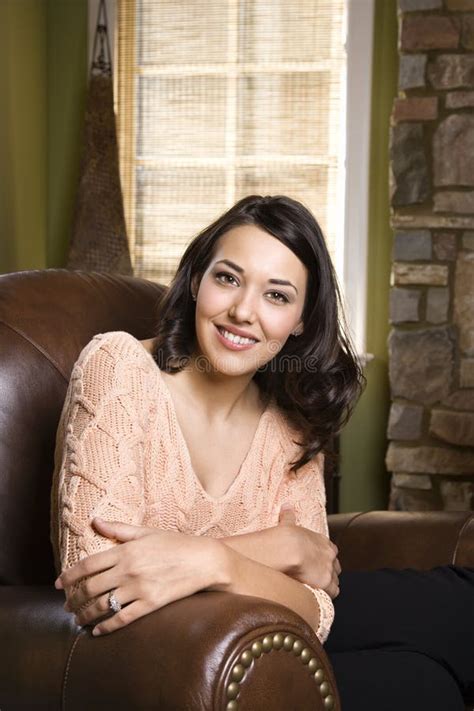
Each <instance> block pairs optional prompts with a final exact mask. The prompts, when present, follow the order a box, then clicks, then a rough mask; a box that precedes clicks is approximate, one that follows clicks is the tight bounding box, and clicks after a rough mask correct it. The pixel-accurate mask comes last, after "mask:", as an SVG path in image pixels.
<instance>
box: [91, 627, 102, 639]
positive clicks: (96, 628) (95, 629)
mask: <svg viewBox="0 0 474 711" xmlns="http://www.w3.org/2000/svg"><path fill="white" fill-rule="evenodd" d="M92 634H93V635H94V637H98V636H99V635H100V634H102V631H101V630H100V629H99V628H98V627H94V629H93V630H92Z"/></svg>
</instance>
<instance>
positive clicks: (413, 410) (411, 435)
mask: <svg viewBox="0 0 474 711" xmlns="http://www.w3.org/2000/svg"><path fill="white" fill-rule="evenodd" d="M422 420H423V408H422V407H421V405H405V404H404V403H399V402H394V403H392V406H391V408H390V416H389V418H388V429H387V436H388V438H389V439H407V440H412V439H418V438H419V437H420V435H421V423H422Z"/></svg>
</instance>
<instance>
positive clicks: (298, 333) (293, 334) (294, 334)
mask: <svg viewBox="0 0 474 711" xmlns="http://www.w3.org/2000/svg"><path fill="white" fill-rule="evenodd" d="M291 335H292V336H295V338H296V337H297V336H301V331H292V332H291Z"/></svg>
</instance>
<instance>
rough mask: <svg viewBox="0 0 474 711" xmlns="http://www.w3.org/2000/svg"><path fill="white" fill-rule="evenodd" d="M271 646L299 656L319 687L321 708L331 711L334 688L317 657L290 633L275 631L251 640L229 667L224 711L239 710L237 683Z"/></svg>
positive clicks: (270, 649) (238, 684)
mask: <svg viewBox="0 0 474 711" xmlns="http://www.w3.org/2000/svg"><path fill="white" fill-rule="evenodd" d="M272 649H276V650H278V649H283V650H284V651H285V652H290V653H292V654H294V655H295V657H299V659H300V661H301V663H302V664H304V665H305V666H307V668H308V670H309V671H310V673H311V676H312V677H313V679H314V681H315V683H316V685H317V687H318V690H319V693H320V694H321V698H322V700H323V704H324V708H325V709H329V711H331V709H333V708H334V695H333V690H332V687H331V684H330V683H329V681H328V680H327V679H326V677H325V674H324V670H323V669H322V668H321V665H320V663H319V661H318V659H317V657H314V656H313V651H312V650H311V649H310V648H309V647H305V646H304V642H303V640H301V639H299V638H298V637H295V636H294V635H292V634H286V635H285V634H283V633H282V632H277V633H276V634H273V635H272V634H267V635H266V636H265V637H263V639H258V640H256V641H255V642H253V643H252V644H251V645H250V647H247V649H244V651H243V652H242V653H241V655H240V657H239V659H238V661H237V663H236V664H234V666H233V667H232V671H231V674H230V678H231V680H230V682H229V683H228V684H227V688H226V697H227V699H228V703H227V706H226V707H225V708H226V711H238V709H239V702H238V698H237V697H238V695H239V691H240V683H241V681H242V680H243V679H244V677H245V674H246V671H247V669H248V668H249V667H250V665H251V664H252V662H253V661H254V659H259V658H260V657H261V656H262V655H263V654H268V653H269V652H271V651H272Z"/></svg>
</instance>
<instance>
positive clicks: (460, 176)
mask: <svg viewBox="0 0 474 711" xmlns="http://www.w3.org/2000/svg"><path fill="white" fill-rule="evenodd" d="M433 173H434V184H435V185H466V186H470V185H474V116H472V115H470V114H451V115H450V116H448V118H446V119H445V120H444V121H442V122H441V123H440V124H439V126H438V128H437V129H436V131H435V134H434V137H433Z"/></svg>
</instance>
